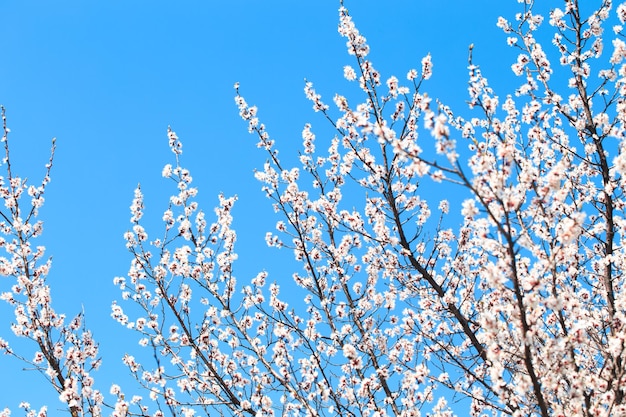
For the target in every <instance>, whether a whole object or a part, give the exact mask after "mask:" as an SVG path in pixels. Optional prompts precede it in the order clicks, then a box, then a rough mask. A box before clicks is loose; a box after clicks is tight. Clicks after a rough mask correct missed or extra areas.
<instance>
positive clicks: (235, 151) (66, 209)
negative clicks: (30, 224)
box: [0, 0, 519, 414]
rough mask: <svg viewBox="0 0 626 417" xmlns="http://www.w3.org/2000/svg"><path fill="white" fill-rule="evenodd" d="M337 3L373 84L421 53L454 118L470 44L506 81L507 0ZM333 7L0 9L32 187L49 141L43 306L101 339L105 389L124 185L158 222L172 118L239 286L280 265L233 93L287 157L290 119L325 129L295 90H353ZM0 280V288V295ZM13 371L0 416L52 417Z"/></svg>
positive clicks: (61, 4) (1, 89) (22, 161)
mask: <svg viewBox="0 0 626 417" xmlns="http://www.w3.org/2000/svg"><path fill="white" fill-rule="evenodd" d="M346 6H347V7H348V9H349V10H350V12H351V14H352V16H353V17H354V20H355V22H356V24H357V26H358V27H359V29H360V30H361V32H362V33H364V34H365V36H366V37H367V39H368V41H369V43H370V46H371V48H372V60H373V62H374V65H375V66H376V68H378V69H379V70H381V71H382V73H383V78H384V79H386V78H387V77H388V76H390V75H394V74H395V75H397V76H398V78H400V79H403V78H404V75H405V74H406V72H407V70H409V69H410V68H414V67H415V68H419V66H420V60H421V58H422V57H423V56H424V55H426V54H427V53H428V52H430V53H431V54H432V56H433V62H434V75H433V78H432V79H431V81H430V82H428V83H427V85H426V86H425V89H426V90H427V91H429V94H430V95H431V96H434V97H440V98H442V99H443V101H444V102H446V103H449V104H450V105H452V106H455V107H456V108H458V109H462V108H463V102H464V100H465V98H466V79H467V77H466V69H465V67H466V64H467V48H468V45H469V44H470V43H474V44H475V49H474V58H475V61H476V62H477V63H479V64H480V65H481V66H482V67H483V71H484V73H485V75H486V76H487V77H488V78H489V79H490V80H491V81H492V83H493V85H494V86H495V87H496V89H498V87H505V86H506V85H507V83H510V82H511V81H512V80H514V78H513V75H512V73H511V72H510V70H509V67H510V64H511V63H512V62H513V60H514V57H515V53H514V51H513V50H511V49H510V48H508V47H506V45H505V40H506V37H505V35H504V34H503V33H502V32H501V31H500V30H499V29H498V28H496V26H495V23H496V20H497V17H498V16H499V15H503V16H506V17H509V18H512V17H513V15H514V13H515V11H516V10H517V9H518V7H519V5H518V4H517V2H516V1H515V0H509V1H504V0H479V1H475V2H466V1H460V0H456V1H453V0H441V1H408V0H394V1H390V2H384V3H383V2H380V1H374V0H347V1H346ZM337 9H338V1H330V0H318V1H293V0H291V1H287V0H285V1H276V0H267V1H264V2H260V1H241V0H240V1H228V2H227V1H181V2H165V1H147V0H136V1H118V0H109V1H106V2H105V1H100V2H97V1H90V2H87V1H78V0H76V1H71V0H66V1H57V2H49V1H40V0H33V1H29V2H17V1H14V2H3V4H2V5H0V15H1V16H2V21H3V23H2V25H0V57H1V60H0V103H1V104H3V105H4V106H6V108H7V116H8V123H9V126H10V128H11V129H12V134H11V136H10V141H11V149H12V158H13V159H14V164H15V169H16V171H17V172H18V173H19V174H20V175H22V176H27V177H29V178H31V180H32V181H34V182H38V181H39V178H40V176H41V175H43V173H44V168H43V166H44V164H45V163H46V162H47V158H48V152H49V147H50V140H51V138H52V137H56V138H57V155H56V159H55V164H54V168H53V170H52V183H51V184H50V186H49V188H48V191H47V193H46V205H45V206H44V208H43V209H42V210H41V218H42V219H43V220H44V221H45V224H44V230H45V232H44V236H43V238H42V239H41V243H42V244H45V245H46V247H47V251H48V252H47V253H48V255H51V256H52V257H53V269H52V273H51V275H50V277H49V282H50V285H51V286H52V296H53V300H54V304H55V307H56V309H57V311H62V312H65V313H67V314H68V315H72V314H74V313H76V312H78V311H80V310H81V309H82V308H84V310H85V313H86V316H87V324H88V326H89V327H91V328H92V330H93V332H94V334H95V337H96V339H97V340H98V341H99V342H100V345H101V352H102V354H103V356H104V364H103V368H102V371H101V372H99V373H98V374H96V381H98V377H99V376H100V379H101V381H100V383H101V384H102V385H100V388H102V389H103V390H105V391H108V383H109V381H110V380H111V379H114V378H115V377H116V375H122V374H125V372H126V371H125V369H124V368H123V366H122V365H121V361H120V358H121V356H122V354H123V353H124V352H125V351H127V350H132V349H135V345H134V343H135V342H134V335H132V334H130V333H128V336H129V337H130V339H128V344H129V345H130V347H129V348H125V346H124V343H125V342H126V340H127V339H125V333H124V332H123V329H122V328H120V326H119V325H118V324H117V323H115V322H114V321H113V320H112V319H110V317H109V313H110V305H111V301H112V300H114V299H119V298H120V296H119V292H118V290H117V289H116V288H115V287H114V286H113V284H112V280H113V277H114V276H118V275H122V276H123V275H125V273H126V271H127V269H128V265H129V261H130V256H129V254H128V253H127V251H126V249H125V247H124V241H123V239H122V235H123V233H124V231H126V230H127V228H128V227H129V225H130V223H129V220H128V219H129V217H130V214H129V210H128V207H129V205H130V203H131V199H132V196H133V189H134V188H135V187H136V185H137V183H139V182H140V183H141V184H142V189H143V191H144V193H145V195H146V205H147V214H146V216H147V217H148V219H150V218H152V219H159V218H160V216H161V214H162V210H163V209H164V208H165V207H166V204H167V198H168V196H169V194H168V191H170V189H167V188H166V186H167V182H166V181H165V180H163V179H162V178H161V176H160V173H161V169H162V167H163V165H164V164H165V163H169V162H172V159H171V157H170V156H171V153H170V152H169V150H168V147H167V136H166V130H167V126H168V125H171V126H172V128H173V129H174V130H175V131H176V132H177V133H178V135H179V137H180V138H181V139H182V140H183V143H184V150H185V154H184V155H183V164H184V165H185V166H186V167H188V168H189V169H190V170H191V173H192V175H193V176H194V181H195V182H196V185H197V186H198V187H199V189H200V193H201V194H200V201H201V204H203V208H204V210H205V211H206V212H211V211H212V207H213V206H214V205H215V203H216V202H217V198H216V196H217V194H218V193H219V192H224V193H225V194H226V195H233V194H237V195H238V196H239V201H238V203H237V208H236V210H235V215H236V218H235V224H234V226H235V228H236V229H237V230H238V232H239V237H238V248H239V251H240V261H239V263H238V268H239V272H238V273H237V275H238V276H239V279H240V282H242V281H245V280H246V279H247V278H249V277H252V276H254V275H255V274H256V272H257V271H259V270H261V269H268V270H270V271H272V270H276V271H280V270H281V266H282V265H284V264H288V263H289V262H290V261H291V257H292V256H291V254H290V253H287V252H283V253H280V256H277V254H276V253H275V252H274V251H272V250H269V249H266V248H265V247H264V236H265V232H266V231H268V230H273V227H274V223H275V220H276V218H275V217H274V215H273V212H272V209H271V206H270V204H269V202H268V201H266V200H265V198H264V197H263V193H262V192H261V191H260V184H258V183H257V182H256V180H255V179H254V177H253V175H252V174H253V170H254V168H260V167H262V164H263V162H264V160H265V155H264V154H263V153H262V152H261V151H259V150H258V149H256V146H255V139H254V138H253V137H251V136H249V134H248V133H247V129H246V124H245V123H244V122H243V121H241V120H240V119H239V117H238V114H237V108H236V106H235V104H234V101H233V95H234V91H233V88H232V87H233V84H234V83H235V82H236V81H238V82H240V84H241V91H242V94H243V95H244V96H245V97H246V99H247V101H248V102H249V103H251V104H256V105H258V107H259V109H260V117H261V119H262V121H263V122H265V123H266V125H267V126H268V130H269V132H270V134H272V136H273V137H274V138H275V139H276V140H277V143H278V146H279V149H281V153H282V155H284V156H285V158H289V155H291V156H292V157H293V156H294V155H296V152H297V149H298V148H299V146H300V141H301V140H300V137H301V136H300V133H301V130H302V127H303V125H304V124H305V123H306V122H311V123H312V124H313V126H314V127H316V126H320V127H321V126H324V121H323V119H322V118H321V117H320V115H319V114H315V113H313V111H312V110H311V106H310V103H309V102H308V101H307V100H306V99H305V97H304V94H303V87H304V79H305V78H306V79H308V80H310V81H313V82H314V83H315V86H316V89H317V90H318V92H319V93H321V94H322V95H323V96H324V97H326V98H327V99H328V101H329V102H330V99H331V98H332V96H333V95H334V93H335V92H340V91H342V90H345V89H346V88H348V89H349V88H352V87H351V86H349V85H348V83H347V82H346V81H344V80H343V77H342V68H343V66H344V65H346V64H353V57H350V56H348V55H347V53H346V52H345V49H346V48H345V41H344V40H343V39H342V38H340V36H339V35H338V33H337V21H338V17H337V15H338V14H337ZM504 91H506V92H510V91H511V89H510V88H509V89H506V90H504ZM156 224H157V229H156V230H160V229H158V222H157V223H156ZM152 230H155V229H154V228H153V229H152ZM270 255H271V256H272V259H273V260H272V261H271V262H269V261H268V259H269V256H270ZM290 275H291V274H290V273H289V272H287V273H286V276H290ZM9 285H10V282H8V280H7V279H0V288H1V289H2V290H3V291H4V290H5V288H7V287H8V286H9ZM283 291H285V290H283ZM12 318H13V317H12V312H11V309H10V308H9V307H8V306H4V305H2V306H0V337H5V338H9V336H10V328H9V323H10V321H11V320H12ZM19 369H21V366H20V364H17V363H16V362H15V361H13V360H9V359H8V358H5V357H0V372H1V373H2V374H3V375H12V376H11V377H10V378H7V377H4V378H0V393H2V394H0V409H2V408H4V407H5V406H8V407H11V408H17V405H18V404H19V401H21V400H29V401H31V403H32V404H33V405H37V406H38V405H42V404H44V403H46V402H47V403H48V404H49V405H50V411H51V412H52V411H53V410H54V409H55V407H56V406H58V405H59V403H58V400H57V398H56V394H54V393H53V392H51V389H50V388H49V387H47V386H45V385H44V386H43V387H42V388H41V389H39V388H34V387H36V386H38V385H37V384H36V383H37V382H39V381H42V380H43V378H42V377H41V376H39V375H37V374H35V373H32V372H29V373H24V372H17V370H19ZM46 393H49V394H46ZM16 414H17V413H16Z"/></svg>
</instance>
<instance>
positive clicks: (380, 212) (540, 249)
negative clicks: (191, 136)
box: [0, 0, 626, 416]
mask: <svg viewBox="0 0 626 417" xmlns="http://www.w3.org/2000/svg"><path fill="white" fill-rule="evenodd" d="M520 4H521V5H520V8H521V11H520V13H519V14H518V15H517V16H516V17H515V21H511V22H510V21H507V20H505V19H504V18H501V19H500V20H499V21H498V25H499V27H501V28H502V30H503V31H504V32H505V33H506V34H507V36H508V44H509V45H510V46H511V47H513V48H517V49H518V50H519V57H518V59H517V61H516V62H515V63H514V64H513V65H512V67H511V68H512V70H513V72H514V73H515V74H516V75H517V76H519V80H520V83H519V86H516V88H515V90H514V91H512V92H510V94H509V95H507V96H505V97H504V99H501V98H500V97H499V96H498V95H496V93H495V92H494V91H493V90H492V89H491V88H490V86H489V84H488V82H487V79H486V78H485V77H484V76H483V75H482V72H481V70H480V68H479V66H478V65H476V64H475V63H474V62H473V60H472V47H470V49H469V62H468V71H469V88H468V90H469V101H468V104H469V107H470V111H469V112H467V115H466V116H460V115H459V114H460V113H459V112H456V111H453V110H452V109H451V108H449V107H448V106H446V105H445V104H444V103H441V102H436V101H433V100H432V99H431V98H430V97H429V96H428V95H427V94H426V93H424V92H423V84H424V82H425V81H427V80H428V79H429V77H430V75H431V73H432V68H433V64H432V62H431V57H430V55H428V56H426V57H424V58H423V59H422V62H421V64H422V65H421V70H420V71H417V70H410V71H409V72H408V74H407V77H406V78H407V81H406V82H405V83H406V84H407V85H404V84H403V83H401V82H400V81H399V79H398V78H396V77H394V76H391V77H389V78H388V79H387V80H386V82H383V79H382V77H383V76H382V75H381V74H380V73H379V72H378V71H376V69H375V68H374V66H373V64H372V62H371V61H369V58H368V54H369V47H368V45H367V43H366V40H365V38H364V37H363V36H362V35H361V34H360V33H359V31H358V30H357V28H356V26H355V24H354V23H353V21H352V18H351V16H350V14H349V13H348V10H347V9H346V8H345V7H343V5H341V7H340V9H339V33H340V35H341V36H343V37H344V38H346V40H347V48H348V52H349V54H351V55H353V56H354V58H355V64H354V65H353V66H346V67H345V68H344V75H345V78H346V79H347V80H348V81H353V82H356V83H358V87H359V90H360V97H359V98H358V100H359V102H358V104H356V105H354V104H352V105H351V104H350V103H349V101H348V98H346V97H344V96H341V95H335V97H334V98H333V101H334V105H335V107H336V109H335V108H333V109H332V110H331V106H329V105H327V104H326V103H325V102H324V101H323V100H322V98H321V96H320V95H319V94H317V93H316V91H315V90H314V88H313V85H312V84H311V83H308V82H307V83H306V86H305V93H306V96H307V97H308V98H309V99H310V100H311V102H312V104H313V109H314V110H315V111H316V112H318V113H321V115H322V116H323V117H324V118H325V119H326V120H327V121H328V123H329V124H330V125H331V126H332V128H333V130H334V131H335V134H334V135H335V136H334V137H332V138H331V139H330V140H328V141H327V142H324V141H322V144H321V145H322V146H325V147H328V151H327V152H320V151H319V150H318V149H319V148H320V147H321V146H320V141H319V140H318V139H317V138H316V135H315V134H314V133H313V129H312V126H311V125H306V126H305V127H304V129H303V132H302V140H303V148H302V151H301V152H300V154H299V161H300V166H299V167H288V166H286V165H285V164H284V163H283V162H282V161H281V160H280V159H279V154H278V151H277V149H276V145H275V143H274V141H273V139H272V138H271V136H270V135H269V133H268V131H267V130H266V127H265V125H264V124H262V123H261V122H260V121H259V119H258V114H257V113H258V111H257V108H256V107H254V106H250V105H248V104H247V102H246V101H245V99H244V98H243V97H242V96H241V94H240V91H239V86H238V85H236V86H235V88H236V103H237V106H238V108H239V112H240V115H241V117H242V118H243V119H244V120H245V121H247V122H248V128H249V131H250V132H251V133H252V134H254V135H256V137H257V139H258V147H259V148H261V149H263V150H264V151H265V152H266V154H267V162H266V163H265V165H264V167H263V169H262V170H260V171H258V172H257V173H256V177H257V179H258V180H259V181H261V182H262V183H263V190H264V191H265V193H266V195H267V197H268V198H269V199H270V200H271V201H272V204H273V207H274V209H275V211H276V212H277V213H278V214H279V215H280V217H281V220H280V221H278V222H277V224H276V229H277V232H278V233H268V235H267V239H266V240H267V244H268V245H270V246H274V247H277V248H281V249H282V250H283V251H284V250H290V251H292V252H293V254H294V255H295V258H296V260H297V261H299V262H300V263H301V265H302V269H301V270H298V271H294V273H293V282H284V280H282V281H283V282H281V285H279V284H278V283H276V282H271V281H270V279H269V277H268V274H267V272H264V271H261V272H259V274H258V275H257V276H256V277H254V278H253V279H251V280H250V281H247V280H245V279H244V282H243V283H238V282H237V281H236V278H235V274H234V266H235V265H236V263H235V260H236V259H237V254H236V250H235V241H236V233H235V231H234V230H233V229H232V228H231V224H232V216H231V210H232V207H233V205H234V204H235V201H236V198H235V197H225V196H220V197H219V200H220V203H219V206H218V207H216V208H215V216H216V219H215V220H214V221H213V222H210V221H209V220H207V219H206V218H205V215H204V212H203V211H201V210H200V208H199V206H198V203H197V202H196V200H195V197H196V194H197V189H196V188H194V187H193V186H192V177H191V175H190V173H189V171H188V170H186V169H185V168H184V167H183V165H182V164H181V154H182V144H181V142H180V140H179V139H178V137H177V136H176V134H175V133H174V132H173V131H171V130H170V131H169V132H168V137H169V145H170V148H171V150H172V152H173V153H174V156H175V163H174V164H168V165H166V166H165V168H164V170H163V173H162V174H163V176H164V177H165V178H167V179H169V180H171V181H173V183H174V185H175V187H176V192H175V193H174V195H173V196H172V197H171V199H170V205H169V207H168V209H167V210H166V211H165V213H164V215H163V222H164V231H163V232H162V233H161V234H160V235H158V238H154V237H152V238H149V237H148V236H149V235H148V232H147V231H146V230H145V228H144V227H143V226H142V215H143V208H144V207H143V195H142V192H141V189H140V188H139V187H138V188H137V190H136V191H135V197H134V200H133V203H132V206H131V216H132V217H131V222H132V224H133V226H132V230H130V231H128V232H127V233H126V235H125V238H126V242H127V247H128V249H129V250H130V252H131V254H132V261H131V266H130V270H129V273H128V277H126V278H116V284H117V285H119V287H120V289H121V291H122V299H123V301H122V302H120V303H114V304H113V310H112V315H113V317H114V318H115V319H116V320H117V321H119V322H120V323H121V324H122V325H124V326H125V327H127V328H131V329H132V330H134V331H135V332H137V333H138V334H139V335H140V336H139V337H140V343H141V345H142V346H144V347H145V350H147V352H148V354H146V353H141V352H136V353H135V352H134V353H133V355H131V354H130V353H129V354H128V355H126V356H125V358H124V362H125V364H126V365H127V366H128V369H129V371H130V372H131V373H132V374H133V375H134V376H135V377H136V379H137V381H138V382H139V385H140V386H141V388H142V389H143V393H144V394H143V395H144V396H147V397H139V396H133V397H132V398H131V399H128V398H127V397H126V396H125V395H124V393H123V391H122V388H120V387H119V386H114V387H112V388H111V394H112V395H113V396H114V401H112V402H110V403H107V402H106V401H105V398H104V395H103V394H102V393H101V392H100V391H98V390H96V389H95V388H93V386H94V383H93V379H92V377H91V376H90V372H91V371H92V369H94V368H97V367H98V365H99V360H98V354H97V346H96V345H95V344H94V342H93V340H92V338H91V336H90V333H89V331H88V330H87V329H85V328H84V326H83V324H82V320H81V316H80V315H79V316H78V317H77V318H75V319H74V320H72V321H71V322H70V324H65V321H64V320H63V318H64V317H63V316H62V315H59V314H57V313H54V310H53V309H52V307H51V305H50V297H49V290H48V287H47V285H46V283H45V275H46V272H47V268H48V267H49V261H48V262H44V261H42V258H43V248H37V249H35V250H33V248H32V245H31V241H32V240H33V239H34V238H35V237H36V236H37V235H38V233H39V231H40V223H38V222H37V221H36V216H37V209H38V208H39V207H40V206H41V204H42V203H43V198H42V196H43V193H44V191H45V185H46V184H47V178H48V174H46V177H45V178H46V179H44V181H43V183H42V185H41V186H40V187H38V188H36V187H28V186H27V185H26V182H25V181H24V180H21V179H20V178H18V177H15V176H14V175H13V174H12V172H11V165H10V160H9V146H8V141H7V137H8V129H7V127H6V123H5V125H4V126H5V127H4V139H3V141H4V145H5V150H6V159H5V165H4V167H5V168H6V176H5V177H4V182H3V183H2V184H1V187H2V188H1V190H2V196H3V199H4V201H5V209H4V211H2V216H3V218H4V222H3V223H2V224H1V226H2V229H3V232H4V234H5V235H7V236H8V239H5V240H3V241H2V244H3V246H4V248H5V249H6V250H7V252H8V254H9V258H3V259H2V260H1V262H0V265H2V267H3V270H2V273H3V274H5V275H11V276H14V277H15V279H16V285H15V286H14V287H13V289H12V291H11V292H8V293H5V294H4V295H3V298H4V299H5V300H7V301H9V302H10V303H12V304H14V305H15V311H16V323H15V324H14V326H13V329H14V332H15V333H16V334H18V335H21V336H25V337H27V338H29V339H31V340H33V341H34V342H35V343H36V344H37V346H38V349H39V350H40V354H39V355H38V356H36V357H35V359H34V360H32V361H30V360H28V359H26V358H23V357H21V356H20V355H19V354H18V353H16V352H13V351H11V350H10V348H9V347H8V345H7V344H6V342H2V344H1V347H2V348H3V349H4V350H5V351H6V352H9V353H11V354H13V355H15V356H18V357H20V358H21V359H22V360H24V361H26V362H29V363H31V364H32V365H34V366H35V367H37V368H38V369H41V370H42V371H43V372H45V373H46V374H47V377H48V378H49V379H50V382H51V383H52V385H53V386H54V387H55V388H56V389H57V391H58V392H59V394H60V395H61V400H62V401H64V402H65V403H66V404H67V408H68V411H69V412H70V414H71V415H73V416H78V415H83V414H92V415H100V414H101V413H103V412H106V407H105V408H103V406H106V405H107V404H109V405H108V407H109V408H110V409H112V410H113V415H116V416H122V415H127V414H130V413H132V414H136V415H165V414H172V415H185V416H190V415H194V414H207V415H208V414H215V413H218V414H220V415H222V414H225V415H251V416H263V415H276V414H280V415H342V416H357V415H366V416H381V415H403V416H417V415H420V414H421V413H426V412H427V413H428V415H433V416H435V415H437V416H445V415H451V414H452V411H451V409H450V406H449V402H450V401H451V400H456V399H459V398H460V399H466V400H467V401H468V402H467V404H470V405H469V407H470V415H473V416H479V415H490V414H493V415H512V416H527V415H541V416H574V415H576V416H578V415H580V416H592V415H593V416H596V415H607V416H608V415H626V398H624V395H625V390H626V373H625V370H626V368H625V366H626V365H625V361H626V357H625V352H624V348H625V345H624V343H625V339H626V328H625V327H626V318H625V317H624V313H625V308H626V307H625V306H626V289H625V288H624V284H625V279H624V274H623V272H622V271H623V270H624V267H625V262H626V253H625V247H624V243H625V242H624V239H626V235H625V233H624V230H625V228H626V220H624V207H625V203H626V200H625V195H624V190H625V187H626V180H625V178H626V177H625V176H624V174H625V173H626V145H625V143H626V142H624V137H625V134H626V131H625V121H626V105H625V104H626V102H625V99H624V96H625V95H626V90H625V88H626V64H624V63H623V62H624V59H625V58H626V43H625V42H624V40H623V38H624V35H623V28H622V26H621V24H623V23H624V22H626V3H623V4H621V5H619V6H617V7H614V5H613V4H612V2H611V1H610V0H602V1H596V2H594V5H595V6H594V7H595V8H594V9H593V10H589V11H588V10H587V7H588V5H586V4H585V7H582V5H581V4H579V2H578V1H577V0H567V1H564V4H563V6H562V8H555V9H553V10H552V11H551V12H550V14H549V21H548V22H547V23H546V22H544V18H543V17H542V16H541V15H540V14H538V13H536V12H535V10H534V7H535V5H534V2H533V1H532V0H525V1H520ZM610 25H613V26H612V27H609V26H610ZM546 26H548V27H549V28H550V30H552V31H553V37H552V43H553V45H554V47H555V48H552V47H549V46H546V45H542V43H541V42H540V40H539V39H544V37H543V35H542V36H541V37H540V36H537V33H539V31H540V30H543V29H545V28H546ZM611 32H612V33H613V34H614V36H613V37H612V39H611V42H610V45H609V46H608V48H609V49H610V52H606V51H604V46H605V44H608V43H609V42H607V37H610V35H609V34H610V33H611ZM553 55H556V56H557V59H558V61H559V64H560V65H556V66H554V65H552V62H554V61H555V58H554V57H553ZM351 100H352V99H351ZM461 113H462V112H461ZM422 126H423V128H422ZM422 130H423V131H422ZM420 131H422V132H420ZM424 133H426V134H424ZM428 133H429V134H428ZM431 137H432V138H431ZM433 145H434V146H433ZM51 161H52V159H51ZM50 166H51V162H50V165H48V169H49V167H50ZM431 184H436V185H437V187H440V189H441V190H445V194H446V195H453V193H456V194H461V195H462V196H463V197H462V198H463V202H462V204H461V207H458V208H453V207H451V204H450V202H449V201H447V200H445V199H444V200H442V201H434V202H433V201H430V202H429V201H427V200H426V196H427V195H428V193H422V190H423V189H424V188H425V187H429V186H431ZM24 191H27V193H28V194H29V195H30V196H31V201H30V206H29V207H28V209H27V210H24V209H23V205H22V204H21V203H20V201H21V200H20V197H22V196H23V192H24ZM433 204H435V205H437V206H436V207H437V208H435V207H434V206H433ZM433 210H437V211H438V212H439V214H438V215H434V214H433ZM455 211H458V212H460V213H457V214H460V216H462V217H461V218H458V217H455V216H454V213H455ZM457 220H458V221H457ZM459 223H460V226H459V225H458V224H459ZM150 236H154V234H153V233H152V232H151V233H150ZM240 281H241V280H240ZM288 291H292V292H297V293H298V294H300V293H302V294H304V299H303V303H301V304H295V303H291V304H290V303H288V302H287V300H291V299H292V297H293V295H290V296H285V295H284V294H285V292H288ZM26 408H28V407H26ZM28 411H30V410H28ZM33 413H34V411H33ZM41 413H45V410H42V411H41Z"/></svg>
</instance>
